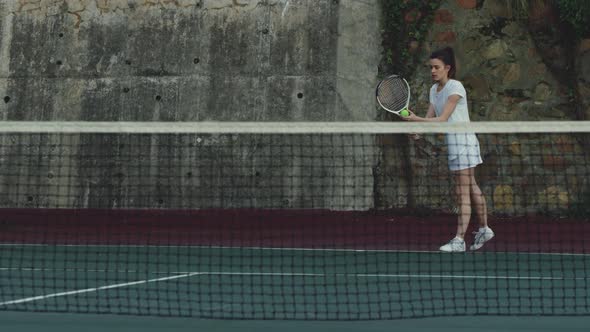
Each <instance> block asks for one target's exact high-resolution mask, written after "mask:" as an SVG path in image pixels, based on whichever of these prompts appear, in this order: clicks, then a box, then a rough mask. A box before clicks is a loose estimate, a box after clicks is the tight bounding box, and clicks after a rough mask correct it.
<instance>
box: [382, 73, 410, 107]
mask: <svg viewBox="0 0 590 332" xmlns="http://www.w3.org/2000/svg"><path fill="white" fill-rule="evenodd" d="M377 102H378V103H379V105H380V106H381V107H382V108H383V109H384V110H386V111H388V112H391V113H393V114H395V115H398V116H401V117H406V116H408V115H410V113H409V112H408V106H409V105H410V85H409V84H408V82H407V81H406V80H405V79H404V78H402V77H400V76H398V75H391V76H388V77H386V78H385V79H383V80H382V81H381V82H379V85H377Z"/></svg>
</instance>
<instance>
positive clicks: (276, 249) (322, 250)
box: [0, 243, 590, 257]
mask: <svg viewBox="0 0 590 332" xmlns="http://www.w3.org/2000/svg"><path fill="white" fill-rule="evenodd" d="M0 247H62V248H110V247H112V248H180V249H226V250H261V251H304V252H309V251H312V252H313V251H317V252H348V253H392V254H440V255H444V256H445V257H446V256H448V257H452V256H459V255H461V253H458V254H453V253H443V252H441V251H438V250H394V249H346V248H288V247H285V248H281V247H228V246H192V245H186V246H182V245H139V244H137V245H135V244H121V245H120V244H117V245H110V244H35V243H0ZM463 254H464V255H469V254H480V255H481V254H510V255H537V256H581V257H585V256H590V253H561V252H520V251H478V252H474V251H467V252H465V253H463Z"/></svg>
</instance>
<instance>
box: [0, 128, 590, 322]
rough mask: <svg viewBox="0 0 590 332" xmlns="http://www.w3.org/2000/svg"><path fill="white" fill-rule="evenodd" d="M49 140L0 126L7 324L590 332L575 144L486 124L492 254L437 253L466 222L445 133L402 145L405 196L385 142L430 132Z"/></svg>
mask: <svg viewBox="0 0 590 332" xmlns="http://www.w3.org/2000/svg"><path fill="white" fill-rule="evenodd" d="M40 125H42V124H37V125H36V126H37V128H35V127H34V126H33V127H32V128H30V127H23V128H25V129H23V130H26V131H27V132H22V131H21V132H16V133H15V131H18V130H17V129H14V128H11V129H10V130H9V131H8V132H7V133H6V134H4V136H2V142H3V143H2V146H0V149H1V150H2V153H3V156H4V158H5V159H4V160H5V162H4V164H3V166H2V167H0V173H1V174H0V175H1V176H2V179H3V187H2V195H1V196H0V198H1V201H2V204H3V208H2V209H0V243H1V244H0V250H1V252H2V255H0V311H2V315H1V316H2V317H3V318H6V319H7V321H13V322H14V324H15V325H14V326H17V325H18V324H19V323H18V322H19V321H21V319H24V320H25V321H26V322H27V324H30V325H29V326H24V325H22V326H21V327H22V328H28V329H34V328H35V327H34V326H35V325H34V322H35V321H36V320H37V319H44V320H46V321H48V322H53V323H54V324H55V328H56V329H61V327H60V326H61V325H60V324H61V323H60V319H66V318H65V317H67V319H68V320H70V319H73V320H80V321H81V322H82V321H85V322H86V323H87V324H91V325H96V324H98V325H97V326H99V325H100V326H105V325H104V324H109V322H117V324H120V323H121V320H126V319H127V322H129V324H133V325H134V326H136V327H137V328H145V327H146V324H147V325H150V326H149V328H155V327H156V326H158V324H159V323H155V322H154V323H147V322H151V321H152V319H153V317H152V316H155V317H167V318H169V319H168V320H166V322H165V323H166V324H170V325H172V326H175V328H179V329H180V328H182V327H181V325H183V324H185V323H186V324H189V325H190V326H193V324H197V325H201V326H203V328H215V329H222V330H223V329H225V330H231V329H232V328H234V327H236V326H242V327H241V328H242V329H243V328H246V329H247V328H251V329H252V330H261V329H262V330H264V328H266V327H268V328H273V329H276V328H283V329H286V330H289V329H291V330H301V329H308V330H314V329H316V328H317V329H318V330H329V329H338V330H342V329H344V330H346V329H355V328H359V326H362V329H365V328H367V329H369V330H370V329H371V328H374V330H375V331H377V330H380V329H381V330H383V329H387V328H388V327H391V325H395V326H397V327H399V328H400V329H402V330H412V328H414V329H415V330H419V329H421V328H422V329H424V330H428V329H430V328H432V327H433V326H437V325H438V326H440V325H445V326H448V327H449V328H455V329H456V328H462V326H464V325H463V324H467V325H468V322H469V318H466V317H476V318H473V319H474V320H472V321H471V322H472V323H475V322H476V321H475V320H476V319H477V322H481V321H482V320H483V321H486V322H487V323H486V324H487V325H488V326H491V327H498V325H497V324H499V323H498V322H496V319H497V318H498V317H500V316H501V317H502V321H505V322H512V323H511V324H513V325H512V326H513V327H514V326H521V327H523V328H525V327H526V326H529V327H530V326H534V327H535V328H538V329H541V330H542V329H544V328H549V327H551V326H555V325H554V324H556V325H561V326H565V327H570V326H571V327H572V328H574V329H575V328H578V327H579V326H583V325H584V324H585V323H584V322H587V317H588V314H589V313H590V287H589V285H588V283H589V282H590V280H589V279H590V277H589V274H590V273H589V272H590V271H589V270H590V256H589V255H588V252H589V251H590V250H589V248H588V241H587V240H586V239H587V238H588V234H590V223H588V214H587V213H586V212H585V211H586V210H584V209H585V205H584V204H583V202H585V200H587V199H588V198H587V194H588V192H589V191H587V188H588V179H589V178H590V177H589V176H588V167H587V165H588V163H587V161H588V153H587V150H585V149H583V146H584V145H583V144H585V143H584V137H585V136H583V135H582V134H579V133H578V132H573V131H575V130H577V129H576V128H575V127H568V128H567V130H565V131H563V130H562V131H558V130H559V128H556V125H555V124H554V123H552V124H548V125H547V126H545V127H539V126H538V125H537V126H535V127H534V128H533V129H530V128H529V129H525V131H524V132H516V133H515V132H510V133H509V134H505V133H503V134H501V135H494V134H493V133H490V132H489V131H490V130H507V128H509V129H511V130H513V128H514V126H512V125H511V124H507V125H506V126H508V127H504V128H502V129H490V128H493V126H492V127H490V126H489V125H487V126H486V127H485V128H486V129H485V130H488V131H484V132H481V133H480V134H479V135H480V139H481V140H482V142H484V143H483V144H484V147H483V149H484V154H485V153H486V152H487V156H486V157H487V159H488V160H490V164H493V166H492V167H495V168H496V169H497V170H496V171H494V172H496V173H493V174H492V175H490V173H488V172H491V171H490V170H487V171H486V170H484V172H483V173H481V174H479V177H480V178H481V179H482V180H481V185H482V187H483V188H484V189H483V190H484V191H485V192H486V196H487V197H488V200H489V203H488V204H489V207H490V214H489V223H490V225H491V227H493V229H494V231H495V234H496V237H495V238H494V239H493V240H492V241H490V242H489V243H486V245H485V246H484V248H482V249H480V250H478V251H467V252H464V253H441V252H439V251H438V247H439V246H440V245H441V244H443V243H445V242H446V241H448V239H449V238H450V237H451V236H452V235H453V233H454V231H455V227H456V223H457V216H456V213H454V212H453V211H452V201H453V200H452V193H451V191H450V189H449V188H452V187H451V186H452V179H451V180H450V179H449V175H448V173H445V172H447V171H446V164H445V162H444V158H442V159H441V158H440V157H439V156H437V155H438V154H442V155H443V157H444V153H445V151H444V150H441V149H438V148H437V147H436V144H437V140H438V139H439V136H440V135H439V134H437V132H438V131H437V132H435V133H434V134H433V135H432V136H427V138H426V139H425V142H422V143H421V144H422V145H419V144H417V143H416V144H415V143H410V144H411V145H410V146H409V155H406V157H408V158H409V160H411V163H412V169H413V170H414V171H413V176H414V177H413V178H412V181H411V182H408V179H407V177H406V175H404V174H403V173H402V172H401V169H400V168H399V167H401V166H397V165H398V164H399V163H400V161H401V158H402V157H401V156H403V153H402V151H401V150H400V146H399V145H396V143H395V142H396V138H395V137H396V135H399V133H396V132H391V133H390V136H391V137H393V138H391V137H390V136H389V135H388V136H385V133H386V132H390V131H392V130H393V131H395V130H398V129H399V130H402V129H403V130H406V131H407V130H412V131H413V130H414V129H416V130H423V131H425V132H426V133H425V135H428V131H430V130H433V127H416V128H408V127H407V126H406V125H405V124H404V127H401V126H398V127H396V126H395V125H388V126H387V127H379V126H373V127H372V128H373V131H371V130H369V131H368V132H367V131H366V129H367V128H359V125H358V124H354V126H353V129H350V128H348V129H345V130H344V131H345V132H346V133H344V134H343V133H341V131H343V129H342V128H341V127H338V125H336V127H330V126H324V125H322V127H317V125H312V126H311V127H308V128H304V130H302V129H301V128H294V129H292V130H295V131H293V132H286V133H285V132H280V133H274V134H269V133H267V132H266V130H269V131H271V132H272V130H276V129H277V124H268V125H267V126H264V125H257V126H249V125H248V127H247V128H246V127H243V126H242V127H239V126H238V128H237V133H235V132H233V131H232V130H236V129H235V128H226V129H224V128H221V129H222V130H221V131H218V132H217V133H211V132H210V130H213V129H211V128H209V127H206V128H207V129H206V130H205V132H201V131H202V130H203V128H204V127H202V126H201V125H196V127H190V128H184V127H180V128H168V126H167V125H162V126H161V127H160V128H159V129H158V130H157V131H155V132H154V128H141V127H139V126H138V127H131V129H129V128H127V129H125V130H124V131H121V132H116V131H118V130H120V129H121V128H112V127H102V126H101V125H100V124H94V125H93V127H91V128H85V127H78V126H77V127H76V128H73V127H72V129H73V130H74V129H75V130H77V131H78V132H76V133H72V132H69V131H68V129H67V128H68V127H67V124H63V125H64V126H57V127H54V125H53V124H52V125H51V127H42V128H39V126H40ZM289 126H291V125H289ZM56 128H57V129H56ZM105 128H106V129H105ZM138 128H139V129H138ZM396 128H397V129H396ZM214 129H220V128H214ZM230 129H231V130H230ZM476 129H481V128H475V127H470V128H467V129H465V128H460V129H457V128H451V127H445V128H443V131H442V132H448V131H451V130H476ZM105 130H106V131H107V132H105ZM136 130H139V131H140V132H135V131H136ZM171 130H172V131H173V132H169V131H171ZM351 130H352V131H353V132H352V133H350V131H351ZM359 130H361V131H363V133H360V134H359V133H358V132H356V131H359ZM434 130H440V128H439V129H437V128H434ZM526 130H534V131H535V133H533V134H532V136H531V134H530V132H528V131H526ZM539 130H541V131H542V130H547V131H548V133H537V132H536V131H539ZM29 131H34V132H33V133H30V132H29ZM112 131H115V132H114V133H113V132H112ZM144 131H147V132H152V133H151V134H146V133H145V132H144ZM162 131H163V132H164V133H162ZM245 131H246V132H245ZM250 131H255V132H256V133H254V134H252V133H250ZM306 131H308V132H309V134H305V133H304V132H306ZM318 131H320V133H318ZM383 131H385V132H383ZM556 131H558V132H557V133H556ZM335 132H336V133H335ZM501 132H502V131H501ZM228 133H229V134H228ZM251 134H252V135H251ZM269 135H270V136H269ZM401 135H402V137H405V136H406V135H407V132H403V133H402V134H401ZM517 137H518V138H517ZM515 142H517V143H515ZM500 152H502V153H503V154H500ZM557 152H559V153H560V156H561V158H562V159H560V160H557V161H556V160H555V158H554V155H556V154H557ZM548 156H551V157H552V159H550V160H549V159H548V158H549V157H548ZM548 160H549V161H548ZM384 170H385V171H387V172H385V171H384ZM392 174H393V175H392ZM396 174H399V177H395V175H396ZM426 174H427V175H428V176H429V177H428V178H425V177H424V176H425V175H426ZM498 188H500V189H498ZM507 188H508V189H510V190H508V189H507ZM560 188H563V189H562V191H560ZM475 219H476V218H475V217H474V220H473V221H472V223H471V228H470V229H469V232H471V231H474V230H476V224H477V223H476V220H475ZM468 240H469V241H471V234H470V233H469V235H468ZM56 314H59V315H58V316H56ZM75 314H78V315H75ZM138 316H142V318H137V317H138ZM541 316H542V317H544V318H543V320H536V319H533V320H530V319H529V320H527V317H541ZM576 316H577V317H576ZM482 317H484V318H482ZM547 317H549V318H547ZM453 318H458V319H453ZM141 319H143V320H141ZM236 320H238V321H239V322H240V323H239V324H238V323H231V322H232V321H236ZM245 320H248V321H252V322H249V323H246V322H244V321H245ZM268 320H271V321H272V322H268V323H267V324H266V325H265V324H263V321H268ZM357 320H361V321H365V323H367V325H358V323H355V322H350V321H357ZM312 321H314V322H315V323H312ZM342 321H347V322H350V324H346V323H345V322H342ZM367 321H375V322H367ZM459 321H460V322H459ZM62 322H63V321H62ZM132 322H133V323H132ZM542 322H544V323H542ZM21 323H22V324H24V322H21ZM64 324H65V323H64ZM162 324H164V323H162ZM216 324H217V325H216ZM241 324H244V325H241ZM527 324H528V325H527ZM471 325H473V324H471ZM161 327H162V328H164V327H163V326H161ZM500 327H501V325H500ZM504 327H505V328H506V327H507V328H508V330H509V328H510V326H504ZM465 328H468V326H465ZM490 330H493V329H490Z"/></svg>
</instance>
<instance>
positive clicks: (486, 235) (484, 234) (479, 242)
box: [469, 227, 494, 250]
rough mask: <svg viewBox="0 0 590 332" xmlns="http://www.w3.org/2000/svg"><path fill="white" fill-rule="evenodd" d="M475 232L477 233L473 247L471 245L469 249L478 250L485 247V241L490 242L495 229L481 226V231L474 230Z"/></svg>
mask: <svg viewBox="0 0 590 332" xmlns="http://www.w3.org/2000/svg"><path fill="white" fill-rule="evenodd" d="M473 234H475V240H474V241H473V244H472V245H471V247H469V250H477V249H479V248H481V247H483V244H484V243H486V242H488V241H489V240H491V239H492V238H493V237H494V231H492V229H491V228H489V227H485V228H480V229H479V231H477V232H473Z"/></svg>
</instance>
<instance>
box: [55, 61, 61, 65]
mask: <svg viewBox="0 0 590 332" xmlns="http://www.w3.org/2000/svg"><path fill="white" fill-rule="evenodd" d="M55 64H56V65H58V66H61V65H62V64H63V62H61V60H57V61H56V62H55Z"/></svg>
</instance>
